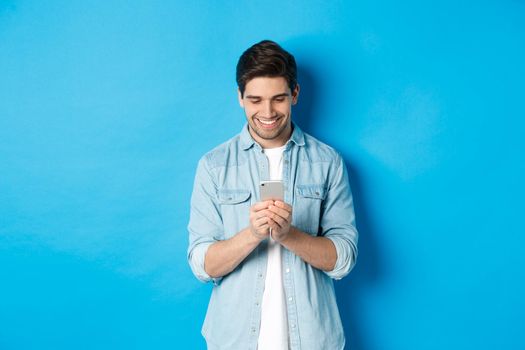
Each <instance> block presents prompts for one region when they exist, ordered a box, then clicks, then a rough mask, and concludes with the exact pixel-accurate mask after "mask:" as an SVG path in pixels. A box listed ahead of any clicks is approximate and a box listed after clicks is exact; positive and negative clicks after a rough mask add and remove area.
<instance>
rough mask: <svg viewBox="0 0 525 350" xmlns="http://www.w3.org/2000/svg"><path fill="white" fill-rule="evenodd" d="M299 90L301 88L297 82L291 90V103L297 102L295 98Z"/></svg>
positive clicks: (297, 96) (297, 97)
mask: <svg viewBox="0 0 525 350" xmlns="http://www.w3.org/2000/svg"><path fill="white" fill-rule="evenodd" d="M299 90H301V87H300V86H299V84H297V85H295V89H293V91H292V105H295V104H297V100H298V99H299Z"/></svg>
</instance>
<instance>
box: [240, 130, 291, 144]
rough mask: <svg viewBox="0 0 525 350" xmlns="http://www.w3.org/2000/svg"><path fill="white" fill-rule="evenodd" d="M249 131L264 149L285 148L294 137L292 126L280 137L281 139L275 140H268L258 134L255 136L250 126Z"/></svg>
mask: <svg viewBox="0 0 525 350" xmlns="http://www.w3.org/2000/svg"><path fill="white" fill-rule="evenodd" d="M248 130H249V131H250V135H252V138H253V139H254V140H255V142H257V143H258V144H259V145H261V147H262V148H277V147H281V146H284V145H285V144H286V142H288V140H289V139H290V137H292V131H293V127H292V125H289V126H288V127H287V128H286V129H285V130H284V131H283V133H282V135H279V137H276V138H275V139H271V140H267V139H263V138H261V137H259V136H258V135H257V134H255V133H254V132H253V131H252V129H251V128H250V127H249V126H248Z"/></svg>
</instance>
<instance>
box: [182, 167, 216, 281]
mask: <svg viewBox="0 0 525 350" xmlns="http://www.w3.org/2000/svg"><path fill="white" fill-rule="evenodd" d="M216 193H217V191H216V187H215V185H214V183H213V178H212V176H211V174H210V172H209V169H208V166H207V164H206V158H202V159H201V160H200V161H199V164H198V166H197V172H196V175H195V183H194V186H193V192H192V195H191V203H190V221H189V224H188V231H189V246H188V263H189V265H190V267H191V270H192V271H193V274H194V275H195V277H197V278H198V279H199V280H200V281H202V282H209V281H212V282H213V283H214V284H216V285H218V284H219V283H220V281H221V279H222V278H212V277H210V276H209V275H208V274H207V273H206V271H205V270H204V258H205V256H206V252H207V251H208V248H209V247H210V246H211V245H212V244H213V243H215V242H217V241H219V240H220V239H222V238H223V236H224V233H223V225H222V218H221V215H220V207H219V204H218V202H217V195H216Z"/></svg>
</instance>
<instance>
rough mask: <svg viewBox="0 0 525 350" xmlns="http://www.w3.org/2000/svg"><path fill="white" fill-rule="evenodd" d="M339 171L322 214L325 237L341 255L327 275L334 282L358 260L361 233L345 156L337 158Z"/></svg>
mask: <svg viewBox="0 0 525 350" xmlns="http://www.w3.org/2000/svg"><path fill="white" fill-rule="evenodd" d="M335 163H336V171H335V172H334V176H332V178H331V181H330V184H329V186H328V189H327V194H326V198H325V202H324V205H323V211H322V214H321V227H322V235H323V236H324V237H326V238H328V239H330V240H331V241H332V242H333V243H334V245H335V249H336V252H337V261H336V263H335V267H334V269H333V270H332V271H326V272H325V273H326V274H327V275H328V276H330V277H331V278H333V279H336V280H339V279H341V278H343V277H345V276H346V275H347V274H348V273H349V272H350V271H351V270H352V268H353V267H354V265H355V262H356V259H357V241H358V237H359V235H358V232H357V229H356V226H355V214H354V202H353V198H352V191H351V190H350V183H349V181H348V172H347V169H346V166H345V163H344V160H343V158H342V157H341V156H338V157H337V161H336V162H335Z"/></svg>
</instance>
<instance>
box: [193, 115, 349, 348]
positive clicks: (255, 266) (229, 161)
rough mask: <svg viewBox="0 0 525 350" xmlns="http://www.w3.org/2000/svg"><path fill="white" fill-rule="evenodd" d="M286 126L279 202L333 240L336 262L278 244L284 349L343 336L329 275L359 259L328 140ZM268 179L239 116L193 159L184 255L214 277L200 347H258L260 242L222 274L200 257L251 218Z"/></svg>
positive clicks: (340, 273)
mask: <svg viewBox="0 0 525 350" xmlns="http://www.w3.org/2000/svg"><path fill="white" fill-rule="evenodd" d="M293 128H294V129H293V132H292V135H291V137H290V140H288V142H287V144H286V147H285V150H284V154H283V182H284V186H285V198H284V201H285V202H286V203H291V205H292V208H293V213H292V225H293V226H295V227H296V228H298V229H299V230H301V231H303V232H306V233H308V234H310V235H313V236H324V237H326V238H329V239H330V240H332V242H333V243H334V245H335V248H336V250H337V262H336V264H335V268H334V269H333V270H332V271H329V272H325V271H321V270H319V269H316V268H315V267H313V266H311V265H310V264H308V263H306V262H304V261H303V260H302V259H301V258H300V257H299V256H297V255H295V254H294V253H293V252H291V251H289V250H287V249H285V248H283V254H282V259H283V261H282V266H283V278H284V289H285V295H286V302H287V314H288V329H289V341H290V349H292V350H296V349H302V350H310V349H311V350H320V349H329V350H333V349H343V348H344V344H345V337H344V332H343V327H342V324H341V319H340V317H339V311H338V308H337V303H336V299H335V292H334V286H333V281H332V279H341V278H343V277H344V276H346V275H347V274H348V273H349V272H350V270H351V269H352V267H353V266H354V264H355V261H356V257H357V239H358V234H357V230H356V228H355V217H354V207H353V200H352V194H351V191H350V186H349V182H348V174H347V170H346V167H345V164H344V161H343V159H342V157H341V156H340V155H339V154H338V153H337V152H336V151H335V150H334V149H333V148H331V147H330V146H327V145H325V144H323V143H322V142H320V141H318V140H317V139H315V138H313V137H312V136H310V135H308V134H305V133H303V132H302V131H301V130H300V129H299V127H297V125H295V124H294V125H293ZM267 179H269V173H268V159H267V158H266V156H265V154H264V153H263V150H262V148H261V146H260V145H259V144H258V143H256V142H255V141H254V140H253V138H252V137H251V135H250V133H249V131H248V125H247V124H246V125H245V126H244V128H243V130H242V131H241V133H240V134H238V135H236V136H235V137H233V138H232V139H230V140H229V141H227V142H225V143H223V144H222V145H220V146H218V147H216V148H215V149H213V150H212V151H210V152H208V153H207V154H206V155H204V156H203V157H202V158H201V160H200V161H199V164H198V167H197V173H196V176H195V184H194V188H193V194H192V198H191V212H190V222H189V225H188V230H189V247H188V261H189V264H190V266H191V269H192V271H193V273H194V274H195V276H196V277H197V278H198V279H199V280H201V281H203V282H208V281H212V282H213V290H212V294H211V299H210V303H209V305H208V311H207V313H206V319H205V321H204V325H203V327H202V334H203V336H204V337H205V338H206V342H207V344H208V349H211V350H214V349H224V350H226V349H228V350H229V349H232V350H239V349H242V350H244V349H254V350H255V349H256V348H257V338H258V336H259V325H260V319H261V300H262V296H263V291H264V281H265V274H266V261H267V247H268V245H267V241H263V242H261V244H259V246H258V247H257V248H256V249H255V250H253V252H252V253H251V254H250V255H248V256H247V257H246V259H245V260H244V261H243V262H242V263H241V264H240V265H239V266H238V267H237V268H236V269H235V270H233V271H232V272H231V273H229V274H228V275H226V276H224V277H222V278H218V279H214V278H211V277H210V276H209V275H208V274H207V273H206V271H205V270H204V257H205V255H206V251H207V250H208V248H209V246H210V245H212V244H213V243H215V242H217V241H220V240H225V239H228V238H230V237H232V236H234V235H235V234H237V233H238V232H239V231H241V230H243V229H244V228H246V227H248V226H249V211H250V206H251V205H253V204H255V203H256V202H258V201H259V183H260V180H267Z"/></svg>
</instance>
